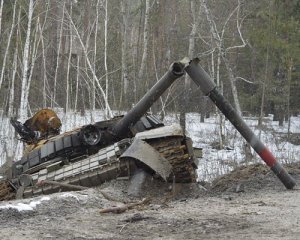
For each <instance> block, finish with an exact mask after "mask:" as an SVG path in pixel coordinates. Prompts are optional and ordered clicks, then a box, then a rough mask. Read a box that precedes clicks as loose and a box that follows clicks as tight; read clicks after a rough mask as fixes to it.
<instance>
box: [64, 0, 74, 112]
mask: <svg viewBox="0 0 300 240" xmlns="http://www.w3.org/2000/svg"><path fill="white" fill-rule="evenodd" d="M72 6H73V5H72V1H71V2H70V12H69V14H70V18H72ZM69 25H70V29H69V56H68V66H67V77H66V108H65V111H66V113H67V112H68V111H69V108H70V106H69V99H70V97H71V96H72V94H70V89H71V88H70V84H71V83H70V66H71V57H72V47H73V36H72V25H71V23H70V24H69Z"/></svg>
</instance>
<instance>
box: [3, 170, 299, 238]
mask: <svg viewBox="0 0 300 240" xmlns="http://www.w3.org/2000/svg"><path fill="white" fill-rule="evenodd" d="M287 169H288V171H289V172H290V174H291V175H292V176H293V177H294V178H295V179H296V182H297V184H298V185H297V186H296V188H295V189H294V190H286V189H285V187H284V186H283V185H282V184H281V183H280V182H279V180H277V178H276V177H275V176H274V175H273V173H272V172H270V171H269V170H268V169H267V168H266V167H264V166H262V165H252V166H248V167H243V168H241V169H238V170H235V171H234V172H232V173H230V174H228V175H225V176H223V177H222V178H220V179H218V180H216V181H215V182H214V183H213V184H212V185H211V184H205V183H197V184H176V185H175V186H174V185H172V184H166V183H161V182H160V181H157V180H152V179H151V178H150V177H148V178H147V180H146V181H145V182H144V185H143V186H142V188H141V189H139V188H136V189H135V188H133V187H132V183H130V182H129V181H126V180H114V181H112V182H109V183H105V184H104V185H103V186H101V188H100V187H99V188H95V189H88V190H84V191H77V192H68V193H56V194H53V195H49V198H45V197H42V196H41V197H36V198H32V199H25V200H18V201H10V202H1V203H0V226H1V228H0V239H18V240H19V239H300V191H299V190H300V187H299V186H300V164H293V165H290V166H287ZM135 187H136V186H135ZM100 190H101V191H105V192H106V193H108V194H109V195H110V196H111V197H113V198H115V199H118V200H119V201H123V202H133V201H140V200H141V199H143V198H146V199H147V200H149V202H147V203H145V204H143V205H140V206H136V207H134V208H133V209H130V210H127V211H125V212H123V213H120V214H116V213H105V214H101V213H100V209H103V208H108V207H112V206H121V205H122V203H120V202H114V201H111V200H108V199H106V198H105V197H103V196H102V194H101V193H100ZM38 201H40V202H38ZM20 203H25V204H26V203H27V204H30V206H31V207H32V208H33V210H27V211H25V210H24V211H18V210H16V209H14V208H3V206H7V205H8V204H11V205H13V206H16V205H18V206H23V205H21V204H20ZM34 205H36V206H35V207H34ZM1 206H2V208H1ZM24 206H28V205H24Z"/></svg>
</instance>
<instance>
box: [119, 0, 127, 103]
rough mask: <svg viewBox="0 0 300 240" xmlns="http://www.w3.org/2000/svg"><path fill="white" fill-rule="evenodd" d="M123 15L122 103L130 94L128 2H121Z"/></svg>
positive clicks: (124, 0)
mask: <svg viewBox="0 0 300 240" xmlns="http://www.w3.org/2000/svg"><path fill="white" fill-rule="evenodd" d="M121 14H122V23H121V31H122V74H121V84H122V89H121V91H120V92H121V96H120V103H121V102H122V100H123V94H124V95H125V96H126V95H127V93H128V69H127V55H128V41H127V38H128V36H127V32H128V16H127V15H128V3H127V1H126V0H122V1H121Z"/></svg>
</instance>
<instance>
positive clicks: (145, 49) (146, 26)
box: [138, 0, 150, 80]
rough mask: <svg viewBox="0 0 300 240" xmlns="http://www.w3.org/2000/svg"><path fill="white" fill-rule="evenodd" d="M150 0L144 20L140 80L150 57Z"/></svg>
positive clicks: (147, 2)
mask: <svg viewBox="0 0 300 240" xmlns="http://www.w3.org/2000/svg"><path fill="white" fill-rule="evenodd" d="M149 13H150V0H146V11H145V22H144V40H143V44H144V47H143V55H142V61H141V67H140V70H139V74H138V80H141V79H142V78H143V75H144V71H145V68H146V60H147V57H148V42H149V39H148V34H149V16H150V14H149Z"/></svg>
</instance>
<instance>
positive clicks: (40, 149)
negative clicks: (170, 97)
mask: <svg viewBox="0 0 300 240" xmlns="http://www.w3.org/2000/svg"><path fill="white" fill-rule="evenodd" d="M182 75H183V67H182V65H181V64H178V63H174V64H172V65H171V67H170V69H169V70H168V71H167V73H166V74H165V75H164V76H163V77H162V78H161V79H160V80H159V81H158V82H157V83H156V84H155V85H154V86H153V87H152V89H150V91H149V92H147V93H146V95H145V96H144V97H143V98H142V99H141V100H140V101H139V102H138V103H137V104H136V105H135V106H134V107H133V108H132V109H131V110H130V111H129V112H128V113H127V114H126V115H125V116H119V117H114V118H113V119H110V120H106V121H100V122H96V123H94V124H89V125H86V126H82V127H80V128H77V129H74V130H71V131H69V132H65V133H63V134H59V135H56V136H53V137H49V138H46V139H41V140H39V141H36V142H34V141H33V142H30V144H27V146H26V148H25V151H24V155H23V156H22V158H21V160H19V161H17V162H14V163H13V165H12V167H11V169H10V171H9V173H8V174H7V175H8V179H7V180H6V181H2V183H1V186H0V191H1V192H0V199H1V200H4V199H11V198H13V197H15V196H16V197H17V198H23V197H25V198H26V197H31V196H35V195H39V194H49V193H53V192H58V191H64V190H69V189H68V188H66V187H63V186H62V185H63V184H65V185H69V186H71V185H80V186H85V187H92V186H96V185H100V184H101V183H103V182H105V181H108V180H111V179H114V178H118V177H129V176H131V175H132V174H133V173H134V172H135V171H136V170H137V169H143V170H144V171H147V172H148V173H150V174H152V175H154V176H156V177H159V178H161V179H163V180H165V181H172V182H195V181H196V179H197V174H196V166H197V164H196V163H195V159H194V156H193V148H192V141H191V139H190V138H188V137H186V136H185V135H184V133H183V130H182V129H181V127H180V126H179V125H176V124H174V125H171V126H164V124H163V123H162V122H161V121H160V120H159V119H158V118H156V117H155V116H153V115H150V114H147V111H148V110H149V108H150V107H151V106H152V104H153V103H154V102H155V101H156V100H157V99H158V98H159V97H160V96H161V95H162V94H163V93H164V91H165V90H166V89H167V88H168V87H169V86H170V85H171V84H172V83H173V82H174V80H175V79H177V78H178V77H180V76H182ZM50 182H51V183H53V182H55V183H62V184H49V183H50ZM41 183H44V184H41ZM47 183H48V184H47Z"/></svg>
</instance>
